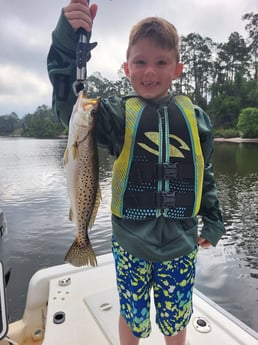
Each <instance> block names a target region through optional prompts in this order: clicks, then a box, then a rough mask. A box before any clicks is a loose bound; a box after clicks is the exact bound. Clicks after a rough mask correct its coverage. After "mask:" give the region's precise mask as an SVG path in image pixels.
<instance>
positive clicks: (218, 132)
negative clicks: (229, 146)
mask: <svg viewBox="0 0 258 345" xmlns="http://www.w3.org/2000/svg"><path fill="white" fill-rule="evenodd" d="M213 135H214V137H219V138H236V137H239V132H238V130H236V129H234V128H229V129H223V128H220V129H214V131H213Z"/></svg>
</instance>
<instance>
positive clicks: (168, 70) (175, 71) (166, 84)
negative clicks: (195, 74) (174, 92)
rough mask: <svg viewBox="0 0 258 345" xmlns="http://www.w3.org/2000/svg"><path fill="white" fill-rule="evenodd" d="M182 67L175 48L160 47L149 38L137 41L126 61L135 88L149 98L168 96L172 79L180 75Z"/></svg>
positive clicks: (127, 73) (128, 75) (127, 72)
mask: <svg viewBox="0 0 258 345" xmlns="http://www.w3.org/2000/svg"><path fill="white" fill-rule="evenodd" d="M182 69H183V65H182V64H181V63H178V62H177V60H176V53H175V52H174V51H173V50H168V49H166V48H161V47H158V46H157V45H156V44H155V43H154V42H153V41H151V40H149V39H141V40H139V41H138V42H137V43H135V44H134V45H133V46H132V47H131V49H130V53H129V57H128V60H127V62H125V63H124V70H125V74H126V75H127V77H128V78H129V79H130V80H131V84H132V86H133V88H134V90H135V91H136V92H137V94H138V95H139V96H141V97H143V98H145V99H149V100H151V99H153V100H154V99H159V98H162V97H165V96H167V94H168V89H169V88H170V86H171V82H172V80H174V79H176V78H177V77H179V75H180V74H181V72H182Z"/></svg>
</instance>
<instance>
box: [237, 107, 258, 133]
mask: <svg viewBox="0 0 258 345" xmlns="http://www.w3.org/2000/svg"><path fill="white" fill-rule="evenodd" d="M237 128H238V130H239V132H240V134H241V136H242V137H244V138H257V137H258V108H245V109H242V111H241V112H240V115H239V119H238V123H237Z"/></svg>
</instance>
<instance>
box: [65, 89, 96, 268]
mask: <svg viewBox="0 0 258 345" xmlns="http://www.w3.org/2000/svg"><path fill="white" fill-rule="evenodd" d="M98 104H99V99H89V98H87V96H86V95H85V94H84V93H83V91H81V92H80V93H79V95H78V99H77V102H76V104H75V105H74V108H73V112H72V115H71V118H70V122H69V134H68V143H67V148H66V151H65V155H64V165H65V168H66V176H67V187H68V194H69V199H70V203H71V208H70V213H69V218H70V220H72V221H74V222H75V224H76V230H77V233H76V238H75V241H74V242H73V244H72V246H71V248H70V249H69V250H68V252H67V254H66V256H65V262H69V263H71V264H72V265H74V266H84V265H89V264H90V265H92V266H96V265H97V260H96V256H95V253H94V251H93V249H92V246H91V243H90V240H89V237H88V230H89V229H90V228H91V227H92V225H93V223H94V220H95V217H96V214H97V210H98V207H99V204H100V188H99V165H98V153H97V143H96V138H95V128H96V112H97V107H98Z"/></svg>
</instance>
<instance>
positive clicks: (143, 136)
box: [111, 95, 204, 220]
mask: <svg viewBox="0 0 258 345" xmlns="http://www.w3.org/2000/svg"><path fill="white" fill-rule="evenodd" d="M125 112H126V116H125V123H126V125H125V138H124V145H123V147H122V150H121V153H120V155H119V157H118V158H117V159H116V161H115V162H114V167H113V178H112V202H111V210H112V213H113V214H114V215H115V216H117V217H120V218H127V219H132V220H145V219H150V218H155V217H159V216H161V215H163V216H164V217H168V218H171V219H182V218H187V217H193V216H195V215H197V213H198V211H199V208H200V202H201V195H202V184H203V170H204V161H203V155H202V150H201V145H200V140H199V135H198V128H197V121H196V117H195V111H194V106H193V104H192V102H191V101H190V99H189V98H188V97H186V96H181V95H180V96H175V97H173V98H172V100H170V102H169V103H168V104H167V105H155V104H153V105H152V104H150V103H149V102H148V103H146V102H145V101H144V100H143V99H141V98H139V97H135V96H134V97H131V98H128V99H127V100H126V102H125Z"/></svg>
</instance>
